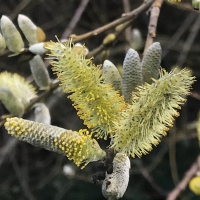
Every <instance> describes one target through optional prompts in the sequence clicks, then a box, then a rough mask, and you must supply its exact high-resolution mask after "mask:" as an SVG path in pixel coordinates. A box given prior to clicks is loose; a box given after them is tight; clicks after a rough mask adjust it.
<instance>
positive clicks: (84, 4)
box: [61, 0, 90, 39]
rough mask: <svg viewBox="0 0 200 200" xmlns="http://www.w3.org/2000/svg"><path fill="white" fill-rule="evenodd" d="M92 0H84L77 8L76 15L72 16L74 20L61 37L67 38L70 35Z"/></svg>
mask: <svg viewBox="0 0 200 200" xmlns="http://www.w3.org/2000/svg"><path fill="white" fill-rule="evenodd" d="M89 1H90V0H82V1H81V3H80V5H79V7H78V8H77V9H76V12H75V14H74V16H73V17H72V20H71V21H70V22H69V25H68V27H67V28H66V29H65V31H64V33H63V34H62V36H61V39H67V38H68V37H69V35H70V34H71V33H72V31H73V29H74V27H75V26H76V24H77V23H78V21H79V20H80V18H81V16H82V14H83V12H84V10H85V8H86V7H87V5H88V3H89Z"/></svg>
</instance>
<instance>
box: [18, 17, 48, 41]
mask: <svg viewBox="0 0 200 200" xmlns="http://www.w3.org/2000/svg"><path fill="white" fill-rule="evenodd" d="M17 20H18V24H19V27H20V29H21V30H22V32H23V33H24V35H25V37H26V39H27V40H28V41H29V43H30V45H32V44H35V43H38V42H43V41H44V40H45V38H46V36H45V33H44V31H43V30H42V29H41V28H39V27H37V26H36V25H35V24H34V23H33V22H32V21H31V20H30V19H29V18H28V17H27V16H25V15H22V14H19V15H18V19H17Z"/></svg>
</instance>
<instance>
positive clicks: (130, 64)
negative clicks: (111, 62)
mask: <svg viewBox="0 0 200 200" xmlns="http://www.w3.org/2000/svg"><path fill="white" fill-rule="evenodd" d="M122 80H123V85H122V94H123V96H124V99H125V101H126V102H127V103H129V102H130V99H131V95H132V92H133V91H135V89H136V87H137V86H139V85H142V83H143V81H142V67H141V63H140V57H139V55H138V53H137V51H135V50H133V49H129V50H128V52H127V53H126V56H125V59H124V62H123V73H122Z"/></svg>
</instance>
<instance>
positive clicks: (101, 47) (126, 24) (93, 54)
mask: <svg viewBox="0 0 200 200" xmlns="http://www.w3.org/2000/svg"><path fill="white" fill-rule="evenodd" d="M131 23H132V20H130V21H128V22H126V23H124V24H123V25H122V27H121V28H120V30H118V31H116V32H115V33H114V34H115V36H116V37H115V40H114V41H112V42H110V43H109V44H106V45H104V44H103V42H102V44H101V45H100V46H99V47H97V48H95V49H94V50H92V51H91V52H89V54H88V55H87V57H88V58H91V57H95V56H96V55H98V54H99V53H100V52H102V51H103V50H105V49H108V48H109V47H111V46H112V44H113V43H114V42H115V41H116V40H117V39H118V38H119V36H120V35H121V34H122V33H123V32H124V30H125V29H126V28H127V27H129V26H130V25H131Z"/></svg>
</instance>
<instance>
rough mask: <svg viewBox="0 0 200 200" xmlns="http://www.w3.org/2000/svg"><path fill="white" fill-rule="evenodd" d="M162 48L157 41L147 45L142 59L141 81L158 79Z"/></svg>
mask: <svg viewBox="0 0 200 200" xmlns="http://www.w3.org/2000/svg"><path fill="white" fill-rule="evenodd" d="M161 56H162V49H161V46H160V43H159V42H154V43H153V44H152V45H150V46H149V48H148V49H147V51H146V53H145V54H144V57H143V60H142V75H143V82H147V83H152V82H153V81H152V78H154V79H158V77H159V68H160V63H161Z"/></svg>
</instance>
